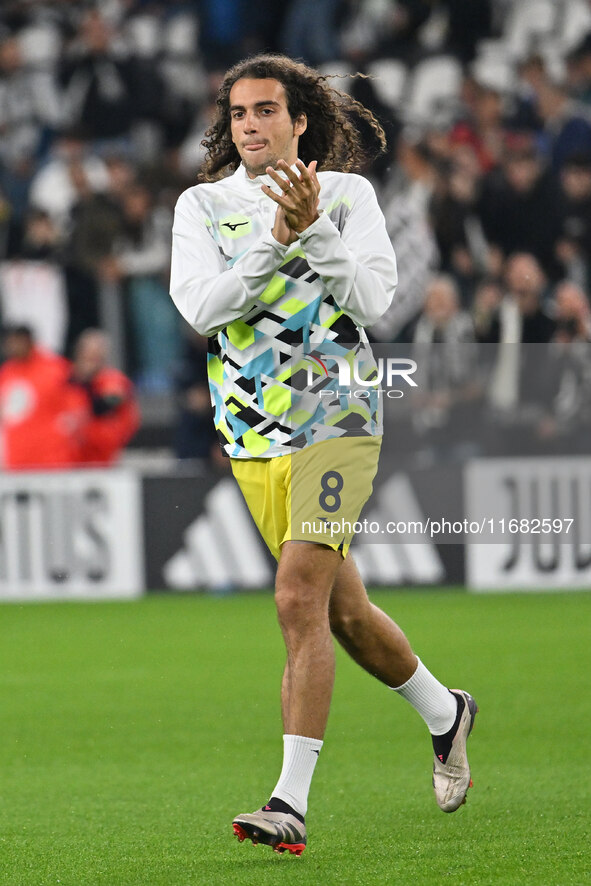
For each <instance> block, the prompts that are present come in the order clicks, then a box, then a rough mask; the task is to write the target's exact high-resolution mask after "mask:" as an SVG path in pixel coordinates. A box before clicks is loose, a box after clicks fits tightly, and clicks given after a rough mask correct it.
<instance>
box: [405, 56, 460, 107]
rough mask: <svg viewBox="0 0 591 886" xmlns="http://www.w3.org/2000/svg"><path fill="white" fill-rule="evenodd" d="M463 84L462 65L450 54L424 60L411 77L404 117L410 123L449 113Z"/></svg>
mask: <svg viewBox="0 0 591 886" xmlns="http://www.w3.org/2000/svg"><path fill="white" fill-rule="evenodd" d="M461 84H462V66H461V64H460V63H459V61H458V60H457V59H456V58H454V57H453V56H451V55H438V56H433V57H432V58H426V59H423V61H421V62H419V63H418V64H417V65H416V67H415V68H414V70H413V72H412V74H411V75H410V83H409V88H408V96H407V103H406V114H407V116H408V118H409V119H410V120H412V121H417V122H421V121H428V120H434V119H435V120H437V119H440V118H441V116H442V115H444V116H445V115H446V114H447V113H448V112H450V111H452V110H453V108H454V107H455V104H456V102H457V99H458V96H459V93H460V88H461Z"/></svg>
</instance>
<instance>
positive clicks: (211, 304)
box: [170, 196, 287, 335]
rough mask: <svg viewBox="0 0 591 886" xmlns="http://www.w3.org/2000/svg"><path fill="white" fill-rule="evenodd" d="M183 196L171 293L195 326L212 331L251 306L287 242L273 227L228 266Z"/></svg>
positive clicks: (280, 259)
mask: <svg viewBox="0 0 591 886" xmlns="http://www.w3.org/2000/svg"><path fill="white" fill-rule="evenodd" d="M182 200H183V197H182V196H181V198H180V200H179V203H178V204H177V209H176V211H175V218H174V225H173V233H172V265H171V278H170V294H171V296H172V299H173V301H174V303H175V304H176V306H177V308H178V310H179V311H180V312H181V314H182V315H183V317H184V318H185V320H187V321H188V322H189V323H190V324H191V326H193V327H194V328H195V329H196V330H197V332H199V333H201V334H202V335H213V334H214V333H216V332H218V331H219V330H220V329H223V328H224V327H225V326H227V325H228V324H229V323H232V322H233V321H234V320H237V319H239V318H240V317H243V316H244V314H246V313H247V312H248V311H249V310H250V308H251V307H252V306H253V305H254V304H255V302H256V301H257V299H258V297H259V296H260V295H261V293H262V292H263V290H264V289H265V287H266V286H267V285H268V284H269V283H270V281H271V280H272V278H273V276H274V274H275V273H276V271H277V269H278V268H279V266H280V265H281V263H282V262H283V261H284V259H285V255H286V253H287V247H286V246H282V245H281V244H280V243H278V242H277V240H275V238H274V237H273V235H272V234H271V231H270V230H269V231H268V232H267V233H264V234H263V235H262V236H261V237H259V238H258V240H257V241H256V242H255V243H253V244H252V245H251V247H250V248H249V249H248V250H247V251H246V252H245V253H244V254H243V255H241V256H240V258H238V259H237V260H236V261H235V262H234V264H233V266H232V267H231V268H228V266H227V264H226V261H225V259H224V257H223V256H222V254H221V252H220V250H219V248H218V246H217V245H216V243H215V241H214V239H213V237H212V236H211V234H210V233H209V230H208V228H207V224H206V222H205V219H204V218H198V217H196V215H195V214H194V213H193V214H192V217H190V215H189V214H188V213H187V214H186V212H185V211H183V205H182V202H181V201H182ZM189 211H190V210H189Z"/></svg>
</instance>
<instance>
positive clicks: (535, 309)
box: [0, 0, 591, 457]
mask: <svg viewBox="0 0 591 886" xmlns="http://www.w3.org/2000/svg"><path fill="white" fill-rule="evenodd" d="M310 22H313V24H314V26H313V27H311V26H310ZM262 49H265V50H271V51H281V52H286V53H287V54H289V55H291V56H292V57H299V58H303V59H304V60H306V61H307V62H309V63H312V64H314V65H316V66H318V67H319V68H320V69H321V70H322V71H323V72H325V73H326V74H327V75H328V74H335V75H340V77H339V79H337V80H335V85H336V86H337V87H338V88H341V89H347V90H350V91H352V92H353V94H354V95H355V97H356V98H358V99H359V100H361V101H362V102H363V103H364V104H366V105H367V106H368V107H370V108H371V109H372V110H373V111H374V113H375V114H376V115H377V116H378V118H379V119H380V121H381V122H382V125H383V126H384V129H385V131H386V133H387V136H388V153H387V154H386V155H385V156H382V157H380V158H378V159H377V160H376V161H374V162H373V163H371V164H368V167H367V168H366V169H365V170H364V173H365V174H366V175H367V176H368V177H369V178H370V179H371V180H372V182H373V184H374V186H375V187H376V190H377V193H378V196H379V199H380V202H381V205H382V208H383V211H384V214H385V216H386V221H387V225H388V230H389V233H390V236H391V238H392V241H393V244H394V247H395V250H396V254H397V258H398V265H399V278H400V282H399V287H398V294H397V297H396V299H395V301H394V304H393V305H392V307H391V308H390V310H389V311H388V312H387V314H386V315H385V316H384V317H383V318H382V319H381V320H380V321H379V322H378V323H377V324H376V325H375V327H374V328H373V329H372V330H371V334H372V336H373V338H374V339H375V340H376V341H377V342H380V343H392V342H396V343H406V344H408V345H409V346H412V347H414V348H416V349H417V351H416V352H417V353H420V354H421V355H422V357H421V366H422V372H423V384H422V387H421V394H420V399H419V401H418V403H417V401H415V402H414V405H415V406H417V405H420V407H421V408H420V409H415V410H413V414H412V416H410V417H409V422H410V424H411V425H412V428H413V433H414V434H416V435H418V436H419V437H420V438H421V439H422V440H423V442H424V443H425V446H426V448H427V449H429V448H431V447H432V446H435V449H436V450H437V451H439V452H441V451H444V450H445V448H446V446H447V443H449V441H448V440H447V438H446V437H445V428H449V427H451V426H452V425H453V424H454V423H457V420H458V419H461V422H462V426H463V429H464V438H463V439H464V443H465V440H466V434H467V433H468V431H467V429H468V428H469V427H470V426H472V427H473V429H474V434H476V433H477V428H478V426H479V423H480V422H479V419H478V420H474V415H475V413H474V412H471V413H470V414H471V415H472V421H471V422H470V421H469V420H468V417H467V415H466V414H465V413H466V404H467V403H473V402H479V403H480V406H481V408H482V409H486V412H487V415H492V416H494V418H495V421H497V426H498V427H501V428H502V429H503V432H504V433H510V432H511V430H512V429H513V430H514V429H515V428H516V427H519V428H520V429H522V428H523V425H524V423H527V424H528V428H529V431H530V436H531V434H533V436H534V437H535V439H536V440H537V441H538V442H540V443H542V442H543V443H544V445H546V444H547V442H548V441H549V440H556V439H557V438H564V436H565V434H566V433H567V432H568V434H570V433H571V432H573V429H574V430H575V431H577V433H580V432H582V431H583V430H584V431H585V432H587V431H588V430H589V428H590V427H591V406H590V402H591V397H590V392H591V357H590V349H589V346H588V345H589V341H590V339H591V309H590V299H589V293H590V291H591V5H590V4H589V2H587V0H470V3H468V4H467V3H465V2H462V0H314V2H312V0H289V2H286V3H282V4H277V3H274V2H272V0H259V2H258V3H256V4H247V3H246V2H245V0H224V2H223V3H222V2H220V0H168V2H167V0H101V2H100V3H98V2H73V0H5V2H4V3H3V4H2V8H1V9H0V320H1V322H2V323H3V324H4V325H8V326H14V325H15V324H16V325H21V326H22V325H26V326H29V327H30V328H31V330H32V332H33V334H34V337H35V339H36V340H37V341H38V343H39V344H40V345H41V346H42V347H44V348H47V349H49V350H51V351H53V352H54V353H55V354H58V355H62V356H65V357H71V356H72V355H73V354H74V348H75V343H76V342H77V341H79V340H80V335H81V333H83V331H84V330H86V329H88V328H96V327H102V328H103V329H105V330H106V331H107V332H109V333H110V334H111V335H112V337H113V339H114V343H115V345H116V348H115V351H116V353H115V358H116V362H117V363H119V364H122V365H121V368H122V369H124V370H125V371H126V372H127V374H128V375H130V376H131V377H132V378H133V380H134V382H135V384H136V385H137V388H138V390H139V392H140V394H142V395H146V396H148V395H158V394H163V395H171V394H173V393H175V392H176V396H177V400H178V407H179V408H178V414H179V417H178V427H177V434H176V438H175V441H176V442H175V448H176V451H177V454H178V455H179V456H181V457H207V455H208V454H210V453H211V452H212V451H213V449H212V447H213V441H212V438H211V433H210V431H209V427H210V421H209V415H208V412H209V405H208V399H207V394H206V390H207V388H206V379H205V377H204V369H203V343H202V342H200V341H199V339H198V338H197V337H196V336H195V335H194V334H193V333H192V331H191V330H190V329H189V328H188V327H186V326H182V325H181V322H180V321H179V318H178V315H177V313H176V311H175V308H174V306H173V304H172V302H171V300H170V298H169V296H168V278H169V259H170V230H171V224H172V212H173V208H174V205H175V202H176V200H177V198H178V196H179V194H180V193H181V192H182V191H183V190H184V189H185V188H186V187H188V186H190V185H191V184H193V183H195V181H196V178H197V175H198V172H199V166H200V163H201V162H202V159H203V149H202V147H201V144H200V143H201V140H202V138H203V136H204V133H205V130H206V129H207V126H208V120H209V117H210V109H211V103H212V101H213V96H214V95H215V94H216V91H217V88H218V86H219V83H220V77H221V75H222V74H223V72H224V71H225V69H226V68H227V67H228V66H229V65H230V64H232V63H233V62H235V61H237V60H238V59H240V58H242V57H244V56H245V55H247V54H249V53H251V52H254V51H258V50H262ZM357 71H359V72H361V73H363V74H367V75H368V77H363V78H359V77H357V78H352V79H348V78H347V77H346V76H343V75H347V74H350V73H355V72H357ZM122 330H123V332H122ZM524 345H527V346H528V348H529V346H534V345H535V346H545V347H546V348H547V350H545V351H544V354H543V355H542V357H541V361H542V362H541V365H543V366H544V372H543V373H540V372H539V371H538V369H534V368H532V366H533V365H535V367H539V366H540V362H539V360H538V359H536V360H533V358H527V353H528V349H524V348H523V346H524ZM475 348H478V350H475ZM530 350H531V352H532V353H534V354H537V355H538V357H539V356H540V352H539V351H538V350H536V349H535V348H533V349H530ZM483 354H484V355H487V356H485V357H483V356H482V355H483ZM528 359H529V363H530V364H532V366H530V368H529V370H527V369H525V368H524V366H525V364H527V363H528ZM540 376H542V377H543V378H542V380H541V379H540ZM546 382H547V383H546ZM542 388H543V389H544V399H543V402H542V400H541V399H540V396H541V395H540V391H541V389H542ZM476 414H477V415H478V413H476ZM442 435H443V436H442ZM469 436H470V435H469V434H468V437H469ZM489 442H490V435H489ZM542 448H543V446H542ZM574 448H575V449H576V447H574Z"/></svg>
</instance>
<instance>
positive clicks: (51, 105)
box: [0, 35, 61, 169]
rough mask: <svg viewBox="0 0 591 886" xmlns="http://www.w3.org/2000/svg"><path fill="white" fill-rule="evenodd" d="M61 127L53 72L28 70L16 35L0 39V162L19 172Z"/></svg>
mask: <svg viewBox="0 0 591 886" xmlns="http://www.w3.org/2000/svg"><path fill="white" fill-rule="evenodd" d="M60 123H61V110H60V102H59V97H58V93H57V90H56V85H55V81H54V79H53V77H52V74H51V72H49V71H44V70H37V71H35V70H32V69H30V68H29V67H27V65H26V64H25V61H24V59H23V57H22V52H21V46H20V42H19V39H18V36H17V35H9V36H4V37H3V38H2V37H0V133H1V135H2V137H1V138H0V162H2V163H4V164H5V165H6V167H7V168H8V169H16V168H17V167H18V166H20V165H21V164H22V162H23V160H25V161H32V160H34V158H35V157H36V156H37V155H38V153H39V152H40V151H41V150H42V147H43V139H44V136H45V135H46V133H47V132H48V131H51V130H53V129H56V128H57V127H58V126H59V125H60Z"/></svg>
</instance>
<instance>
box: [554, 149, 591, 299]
mask: <svg viewBox="0 0 591 886" xmlns="http://www.w3.org/2000/svg"><path fill="white" fill-rule="evenodd" d="M560 183H561V187H562V195H563V196H562V202H563V214H562V231H561V237H560V239H559V240H558V242H557V244H556V253H557V256H558V258H559V260H560V262H561V263H562V266H563V269H564V273H565V274H566V275H567V276H568V277H569V278H570V279H571V280H576V281H577V282H578V283H579V284H580V285H581V286H586V287H588V286H589V284H590V283H591V143H590V144H589V148H588V150H587V151H585V152H582V153H578V154H573V155H571V156H570V157H569V158H568V159H567V160H566V162H565V164H564V166H563V167H562V170H561V173H560Z"/></svg>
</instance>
